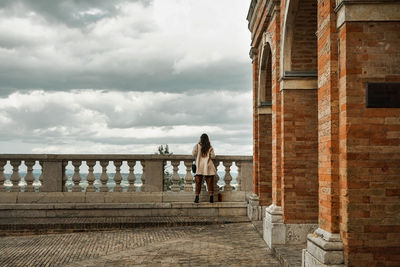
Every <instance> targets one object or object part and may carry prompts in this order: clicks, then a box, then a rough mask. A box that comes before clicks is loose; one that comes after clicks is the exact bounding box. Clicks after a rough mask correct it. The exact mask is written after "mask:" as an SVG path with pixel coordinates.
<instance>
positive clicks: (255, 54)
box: [249, 47, 258, 62]
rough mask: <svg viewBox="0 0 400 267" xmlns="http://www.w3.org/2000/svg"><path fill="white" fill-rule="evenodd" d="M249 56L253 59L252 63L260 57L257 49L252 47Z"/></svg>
mask: <svg viewBox="0 0 400 267" xmlns="http://www.w3.org/2000/svg"><path fill="white" fill-rule="evenodd" d="M249 56H250V58H251V62H254V61H255V60H256V59H257V56H258V51H257V48H255V47H251V48H250V52H249Z"/></svg>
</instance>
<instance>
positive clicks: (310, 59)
mask: <svg viewBox="0 0 400 267" xmlns="http://www.w3.org/2000/svg"><path fill="white" fill-rule="evenodd" d="M294 25H295V26H294V33H293V45H292V53H291V70H292V71H316V70H317V37H316V35H315V32H316V31H317V1H315V0H303V1H299V4H298V7H297V12H296V18H295V20H294Z"/></svg>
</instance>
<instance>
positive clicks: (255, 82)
mask: <svg viewBox="0 0 400 267" xmlns="http://www.w3.org/2000/svg"><path fill="white" fill-rule="evenodd" d="M253 88H256V89H254V90H253V193H254V194H257V193H258V177H259V175H258V163H259V157H258V114H257V99H258V59H255V60H254V62H253Z"/></svg>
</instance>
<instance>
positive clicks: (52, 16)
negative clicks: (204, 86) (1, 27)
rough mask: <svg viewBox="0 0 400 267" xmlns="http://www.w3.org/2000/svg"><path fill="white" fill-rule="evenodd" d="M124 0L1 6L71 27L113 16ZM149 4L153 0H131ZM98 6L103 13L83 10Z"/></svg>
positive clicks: (21, 0) (46, 0) (48, 0)
mask: <svg viewBox="0 0 400 267" xmlns="http://www.w3.org/2000/svg"><path fill="white" fill-rule="evenodd" d="M121 2H126V1H124V0H2V1H1V2H0V8H3V9H7V10H8V11H9V12H12V13H14V14H21V13H22V12H24V11H26V10H30V11H34V12H36V13H38V14H40V15H42V16H43V17H44V18H46V19H47V20H48V21H49V23H62V24H65V25H67V26H69V27H82V26H84V25H86V24H89V23H92V22H96V21H98V20H100V19H102V18H104V17H112V16H115V15H116V14H117V13H118V9H117V7H116V5H117V4H119V3H121ZM129 2H141V3H143V4H145V5H148V4H149V3H150V2H151V0H130V1H129ZM91 8H97V9H100V10H102V11H103V12H104V13H102V14H82V13H81V12H82V11H86V10H90V9H91Z"/></svg>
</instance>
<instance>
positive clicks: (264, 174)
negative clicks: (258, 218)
mask: <svg viewBox="0 0 400 267" xmlns="http://www.w3.org/2000/svg"><path fill="white" fill-rule="evenodd" d="M258 131H259V142H258V145H259V149H258V152H259V163H258V175H259V183H258V196H259V199H260V205H262V206H269V205H270V204H271V202H272V165H271V163H272V151H271V141H272V121H271V114H260V115H258Z"/></svg>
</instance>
